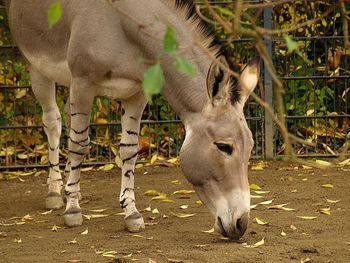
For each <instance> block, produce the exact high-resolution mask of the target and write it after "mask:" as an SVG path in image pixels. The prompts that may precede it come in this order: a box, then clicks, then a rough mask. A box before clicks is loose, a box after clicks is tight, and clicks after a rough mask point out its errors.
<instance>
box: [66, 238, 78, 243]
mask: <svg viewBox="0 0 350 263" xmlns="http://www.w3.org/2000/svg"><path fill="white" fill-rule="evenodd" d="M76 243H78V241H77V240H76V238H74V239H73V240H71V241H68V244H76Z"/></svg>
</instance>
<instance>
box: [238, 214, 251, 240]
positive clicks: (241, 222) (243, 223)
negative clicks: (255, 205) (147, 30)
mask: <svg viewBox="0 0 350 263" xmlns="http://www.w3.org/2000/svg"><path fill="white" fill-rule="evenodd" d="M248 220H249V215H248V213H245V214H243V215H242V217H241V218H238V219H237V222H236V229H237V232H238V233H239V235H240V236H243V234H244V232H245V231H246V229H247V226H248Z"/></svg>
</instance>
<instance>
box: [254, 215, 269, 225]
mask: <svg viewBox="0 0 350 263" xmlns="http://www.w3.org/2000/svg"><path fill="white" fill-rule="evenodd" d="M255 222H256V223H258V225H267V224H268V222H265V221H263V220H261V219H259V218H257V217H256V218H255Z"/></svg>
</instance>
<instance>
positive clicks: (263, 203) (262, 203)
mask: <svg viewBox="0 0 350 263" xmlns="http://www.w3.org/2000/svg"><path fill="white" fill-rule="evenodd" d="M272 202H273V199H271V200H267V201H264V202H260V203H259V205H269V204H271V203H272Z"/></svg>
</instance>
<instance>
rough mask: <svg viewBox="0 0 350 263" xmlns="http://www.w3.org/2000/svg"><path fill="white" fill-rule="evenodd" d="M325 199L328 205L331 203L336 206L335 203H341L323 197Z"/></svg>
mask: <svg viewBox="0 0 350 263" xmlns="http://www.w3.org/2000/svg"><path fill="white" fill-rule="evenodd" d="M325 199H326V201H327V202H328V203H331V204H336V203H339V202H340V201H341V200H340V199H339V200H331V199H328V198H327V197H325Z"/></svg>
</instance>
